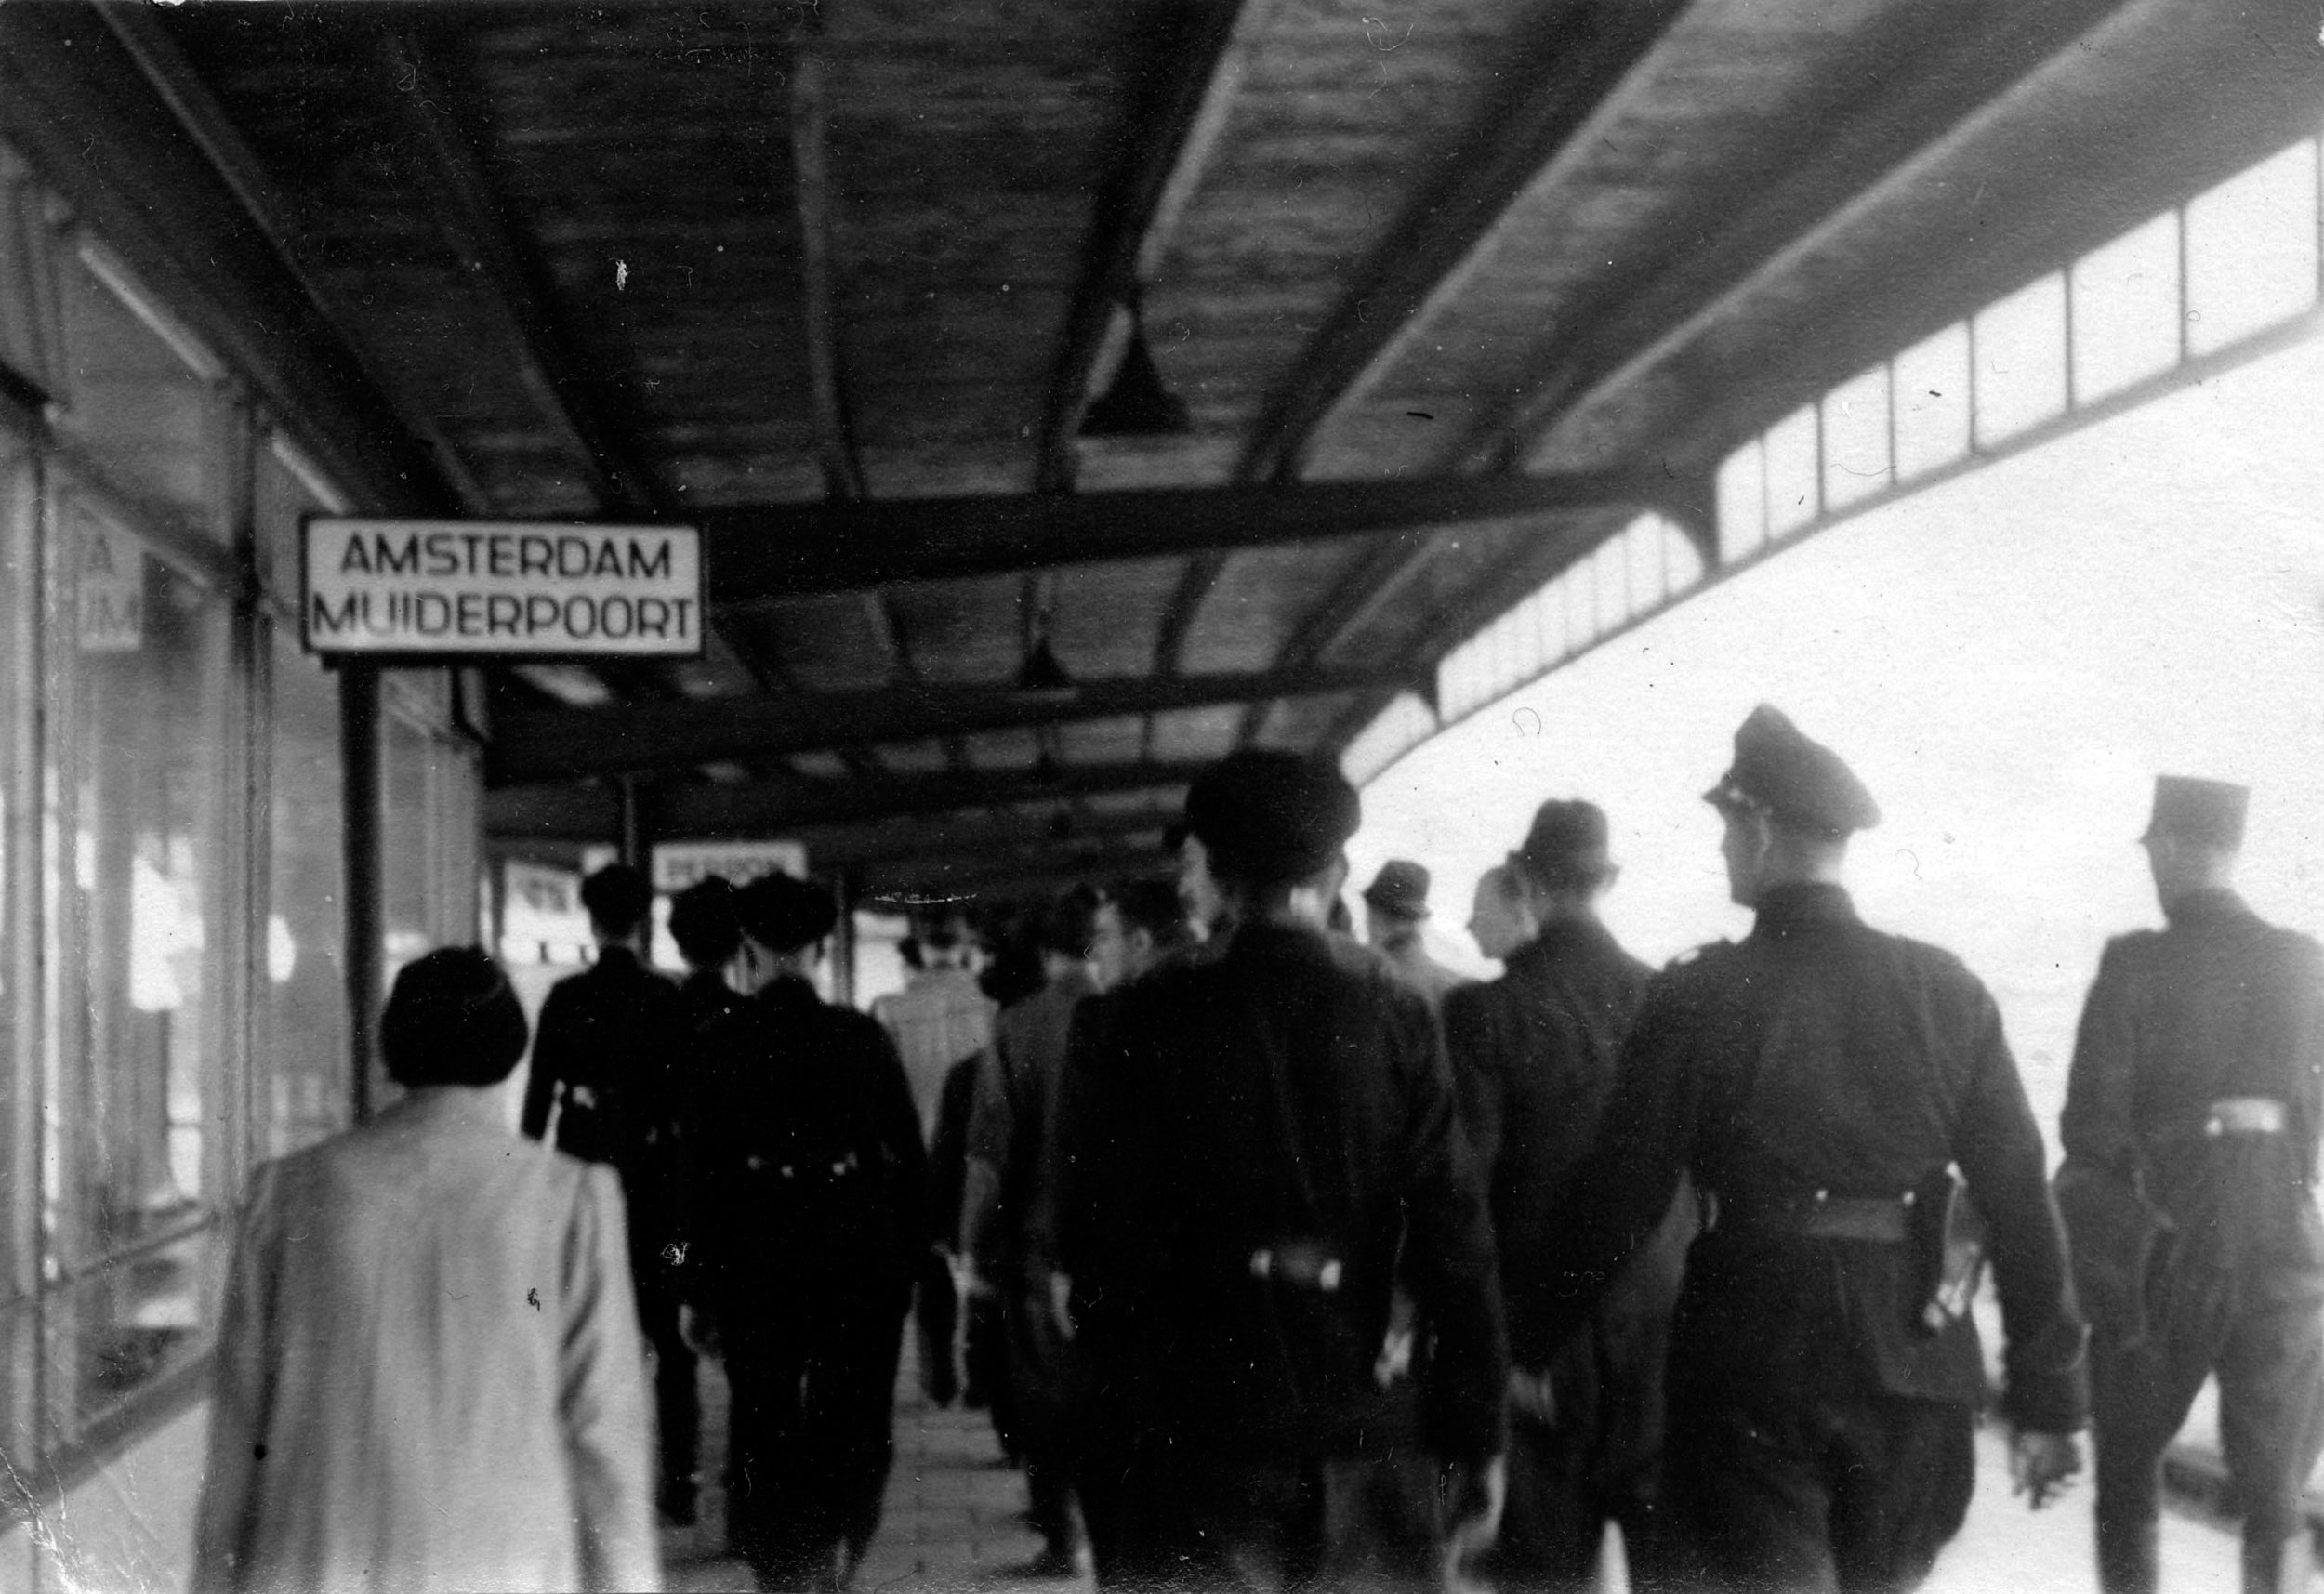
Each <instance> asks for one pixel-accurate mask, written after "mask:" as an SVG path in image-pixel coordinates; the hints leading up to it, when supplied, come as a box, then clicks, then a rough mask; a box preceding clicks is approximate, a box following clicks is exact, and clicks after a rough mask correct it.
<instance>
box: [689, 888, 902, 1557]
mask: <svg viewBox="0 0 2324 1594" xmlns="http://www.w3.org/2000/svg"><path fill="white" fill-rule="evenodd" d="M734 905H735V911H736V916H737V917H738V918H739V919H740V921H741V926H742V931H743V942H742V950H741V954H740V955H739V957H738V958H737V960H736V968H737V970H738V979H737V981H736V983H737V984H738V986H739V987H740V989H741V990H742V991H743V992H744V993H745V995H746V998H747V999H746V1001H745V1002H744V1003H743V1004H742V1005H741V1007H739V1008H737V1009H736V1010H735V1011H734V1012H733V1013H731V1014H729V1015H728V1016H727V1017H725V1018H723V1019H720V1020H719V1021H716V1022H714V1023H712V1024H711V1025H710V1027H709V1028H708V1029H707V1030H706V1032H705V1034H704V1040H703V1046H702V1060H701V1073H700V1075H699V1077H698V1079H697V1080H696V1082H695V1088H694V1091H693V1095H692V1098H691V1103H690V1110H689V1113H688V1115H687V1119H686V1136H687V1145H688V1147H689V1150H690V1153H691V1156H690V1166H691V1167H692V1169H693V1185H692V1189H691V1191H690V1194H691V1196H692V1202H691V1205H690V1216H689V1224H688V1238H689V1239H690V1241H691V1250H690V1254H689V1258H688V1264H687V1267H688V1271H689V1272H690V1273H691V1274H692V1275H693V1299H694V1304H695V1305H696V1306H697V1308H698V1309H700V1310H702V1311H704V1312H706V1315H707V1316H708V1317H709V1318H710V1320H711V1321H712V1323H713V1324H715V1333H716V1337H717V1338H718V1339H719V1340H720V1342H721V1343H722V1345H723V1347H724V1350H725V1357H726V1376H727V1381H728V1383H729V1385H730V1386H731V1387H732V1390H733V1416H732V1417H731V1420H730V1421H729V1424H728V1429H727V1466H726V1486H727V1540H728V1544H729V1547H730V1548H733V1551H734V1552H735V1553H736V1554H738V1555H740V1556H741V1557H742V1558H743V1559H744V1560H746V1561H748V1562H749V1563H750V1565H751V1567H752V1569H753V1570H754V1571H755V1572H756V1573H757V1574H758V1576H759V1581H760V1584H761V1586H762V1587H768V1588H803V1587H815V1588H823V1587H831V1586H832V1585H833V1581H834V1579H835V1577H838V1576H840V1575H841V1571H840V1569H839V1568H838V1566H837V1565H835V1559H836V1558H837V1557H838V1554H839V1552H840V1551H841V1550H842V1549H843V1550H844V1551H845V1553H846V1558H847V1559H846V1566H847V1567H848V1568H851V1569H852V1567H853V1566H854V1565H855V1564H857V1563H860V1562H861V1561H862V1559H863V1556H864V1552H865V1549H866V1548H868V1547H869V1546H870V1543H871V1538H872V1535H873V1533H874V1531H875V1530H876V1529H877V1528H878V1522H879V1504H880V1494H881V1490H882V1489H883V1488H884V1487H885V1485H886V1482H887V1476H888V1467H889V1463H890V1461H891V1458H892V1456H893V1441H892V1434H891V1403H892V1401H893V1398H894V1387H895V1376H896V1363H897V1359H898V1357H899V1355H900V1353H901V1350H902V1338H903V1332H904V1313H905V1302H906V1300H907V1298H908V1297H909V1294H910V1291H911V1282H912V1276H913V1271H914V1268H915V1265H916V1263H917V1261H918V1255H919V1252H920V1250H921V1248H922V1245H921V1242H922V1237H923V1234H924V1230H923V1227H922V1219H923V1212H924V1206H923V1202H924V1193H923V1192H922V1189H921V1179H922V1177H923V1173H924V1166H925V1162H924V1153H923V1152H922V1150H921V1147H920V1133H919V1120H918V1116H917V1115H916V1113H914V1111H913V1106H912V1093H911V1089H910V1087H908V1086H907V1085H906V1084H905V1078H904V1065H903V1063H902V1062H901V1061H900V1060H898V1059H897V1056H896V1050H895V1047H894V1044H893V1043H892V1042H891V1041H890V1040H889V1038H888V1034H887V1032H886V1031H884V1030H882V1029H881V1028H880V1027H879V1025H878V1024H877V1023H876V1022H874V1021H872V1020H871V1019H869V1018H867V1017H865V1015H863V1014H861V1013H857V1012H853V1011H852V1010H851V1009H849V1008H838V1007H831V1006H826V1005H825V1003H824V1002H823V1001H822V999H821V998H820V997H818V996H817V995H816V994H815V988H814V986H813V984H812V982H811V981H812V975H813V972H814V968H815V964H816V962H817V961H818V959H819V957H820V956H821V953H822V942H823V939H824V937H825V935H827V934H828V933H829V932H830V929H831V927H832V925H833V924H834V923H835V922H836V920H837V917H838V914H837V909H836V908H835V907H834V905H833V902H832V900H831V896H830V893H829V892H827V891H825V890H822V889H818V888H816V887H813V886H810V885H807V884H805V883H804V882H802V881H799V880H795V879H792V878H791V877H790V876H786V875H769V876H762V877H761V878H759V879H757V880H753V881H751V882H750V883H749V884H748V885H746V886H745V887H743V888H742V889H740V890H739V891H737V892H736V893H735V904H734Z"/></svg>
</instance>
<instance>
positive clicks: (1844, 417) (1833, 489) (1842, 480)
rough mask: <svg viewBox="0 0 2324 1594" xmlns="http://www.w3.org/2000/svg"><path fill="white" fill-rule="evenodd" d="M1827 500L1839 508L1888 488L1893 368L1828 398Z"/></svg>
mask: <svg viewBox="0 0 2324 1594" xmlns="http://www.w3.org/2000/svg"><path fill="white" fill-rule="evenodd" d="M1823 412H1824V502H1825V503H1826V504H1827V505H1829V507H1832V508H1834V509H1838V508H1841V507H1843V506H1845V505H1849V504H1853V503H1855V502H1856V501H1857V500H1859V499H1863V498H1868V497H1870V496H1871V495H1872V494H1875V493H1877V492H1879V491H1880V490H1881V489H1882V488H1883V487H1885V486H1887V485H1888V367H1887V366H1885V365H1879V366H1875V367H1874V368H1873V369H1871V370H1869V371H1867V372H1865V373H1864V374H1863V375H1860V376H1857V377H1855V378H1854V379H1853V380H1851V381H1848V382H1844V383H1842V385H1841V386H1839V387H1837V388H1835V389H1832V390H1831V391H1830V392H1829V393H1827V394H1825V395H1824V402H1823Z"/></svg>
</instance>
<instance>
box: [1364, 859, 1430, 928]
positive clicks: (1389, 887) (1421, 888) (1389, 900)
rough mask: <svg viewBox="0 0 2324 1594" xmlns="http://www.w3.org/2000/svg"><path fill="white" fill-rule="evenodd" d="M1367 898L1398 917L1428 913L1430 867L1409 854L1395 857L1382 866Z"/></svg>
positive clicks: (1413, 917) (1367, 891)
mask: <svg viewBox="0 0 2324 1594" xmlns="http://www.w3.org/2000/svg"><path fill="white" fill-rule="evenodd" d="M1364 900H1365V901H1366V902H1369V903H1370V904H1371V905H1372V906H1374V907H1376V908H1378V909H1379V910H1380V912H1381V913H1384V914H1393V915H1395V916H1397V917H1398V918H1407V919H1424V918H1426V917H1428V915H1429V907H1428V870H1427V869H1425V868H1423V867H1422V866H1421V865H1419V864H1418V863H1413V862H1412V861H1411V860H1410V859H1408V858H1391V859H1390V860H1388V862H1387V863H1382V864H1381V865H1380V873H1379V874H1377V875H1375V876H1372V883H1371V884H1370V885H1368V886H1367V887H1365V888H1364Z"/></svg>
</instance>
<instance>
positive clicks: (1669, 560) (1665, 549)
mask: <svg viewBox="0 0 2324 1594" xmlns="http://www.w3.org/2000/svg"><path fill="white" fill-rule="evenodd" d="M1662 568H1663V581H1664V584H1665V586H1666V587H1667V589H1668V590H1669V591H1670V592H1671V593H1672V594H1674V595H1675V594H1677V593H1681V592H1684V591H1685V590H1686V589H1687V588H1688V587H1690V586H1694V585H1695V584H1696V583H1697V582H1698V581H1700V580H1702V578H1703V556H1702V555H1701V554H1700V553H1699V552H1697V550H1696V547H1695V539H1694V538H1692V537H1690V536H1688V535H1687V534H1685V533H1684V532H1683V531H1681V530H1679V529H1678V527H1676V526H1674V525H1671V524H1670V522H1669V521H1668V520H1666V521H1664V522H1663V525H1662Z"/></svg>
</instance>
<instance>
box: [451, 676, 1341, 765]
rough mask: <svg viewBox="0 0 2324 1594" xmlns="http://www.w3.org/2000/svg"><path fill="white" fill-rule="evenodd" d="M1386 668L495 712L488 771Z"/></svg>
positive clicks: (705, 754) (759, 755)
mask: <svg viewBox="0 0 2324 1594" xmlns="http://www.w3.org/2000/svg"><path fill="white" fill-rule="evenodd" d="M1380 679H1381V676H1380V673H1379V672H1377V671H1370V670H1348V671H1320V670H1297V671H1261V672H1258V673H1253V674H1236V675H1205V676H1187V677H1181V678H1175V679H1169V680H1155V679H1150V678H1123V679H1117V680H1094V681H1087V682H1084V683H1083V684H1081V685H1080V686H1078V687H1076V688H1075V689H1073V690H1072V691H1071V692H1064V693H1049V692H1020V691H1017V690H1016V689H1014V688H1013V687H1009V686H1003V685H991V686H964V687H943V688H939V687H918V688H912V689H909V690H901V691H895V690H889V691H874V692H819V693H813V694H811V695H805V696H797V697H766V698H736V697H713V698H694V699H691V700H689V701H686V702H682V703H667V704H655V705H650V706H645V707H638V708H541V709H533V710H528V711H522V712H515V713H503V714H500V715H498V716H496V717H495V719H494V721H493V740H492V745H491V746H490V747H489V748H488V749H487V752H486V763H485V774H486V779H487V781H488V782H489V783H490V784H493V785H496V786H502V785H523V784H531V783H535V782H545V781H560V780H574V779H578V778H580V777H582V776H585V775H611V774H641V773H645V772H647V771H654V770H674V769H685V768H690V767H693V766H695V765H699V764H708V763H716V762H721V761H728V760H732V761H736V762H744V763H748V762H751V761H754V760H760V761H763V760H765V759H769V758H777V757H785V756H786V755H789V754H794V753H807V752H815V751H822V750H827V749H832V748H838V747H862V746H869V745H876V744H879V743H883V742H916V741H921V740H924V739H926V738H928V737H931V736H944V735H948V734H954V733H957V734H960V735H969V734H971V733H973V732H975V731H1005V730H1010V729H1013V728H1015V727H1018V726H1024V725H1043V724H1062V723H1065V722H1068V721H1073V720H1086V719H1109V718H1118V717H1121V716H1125V715H1135V714H1159V713H1167V712H1169V711H1171V710H1174V709H1186V708H1208V707H1216V706H1218V705H1227V704H1239V703H1250V702H1253V701H1256V700H1258V699H1261V698H1274V697H1314V696H1325V695H1329V694H1332V693H1336V692H1355V691H1360V690H1362V689H1363V688H1365V687H1367V686H1371V685H1374V684H1377V683H1378V682H1379V681H1380Z"/></svg>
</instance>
